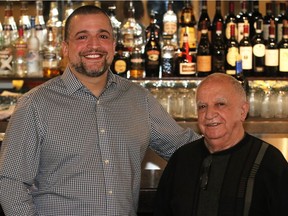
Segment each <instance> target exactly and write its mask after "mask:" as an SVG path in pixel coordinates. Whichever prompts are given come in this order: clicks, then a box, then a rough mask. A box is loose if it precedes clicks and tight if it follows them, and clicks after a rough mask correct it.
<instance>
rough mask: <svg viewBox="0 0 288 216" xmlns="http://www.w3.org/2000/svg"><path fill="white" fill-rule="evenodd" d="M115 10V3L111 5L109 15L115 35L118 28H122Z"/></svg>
mask: <svg viewBox="0 0 288 216" xmlns="http://www.w3.org/2000/svg"><path fill="white" fill-rule="evenodd" d="M115 11H116V5H115V4H112V5H109V7H108V15H109V17H110V20H111V24H112V27H113V32H114V35H117V32H118V29H120V27H121V22H120V21H119V20H118V19H117V18H116V14H115Z"/></svg>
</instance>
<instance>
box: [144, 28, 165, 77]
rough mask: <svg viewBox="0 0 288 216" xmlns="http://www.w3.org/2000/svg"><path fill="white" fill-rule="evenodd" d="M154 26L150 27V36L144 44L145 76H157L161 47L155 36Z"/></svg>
mask: <svg viewBox="0 0 288 216" xmlns="http://www.w3.org/2000/svg"><path fill="white" fill-rule="evenodd" d="M155 29H156V26H153V27H151V30H150V38H149V40H148V42H147V43H146V45H145V50H144V56H145V72H146V77H159V70H160V63H161V62H160V60H161V47H160V44H159V41H158V40H157V38H156V30H155Z"/></svg>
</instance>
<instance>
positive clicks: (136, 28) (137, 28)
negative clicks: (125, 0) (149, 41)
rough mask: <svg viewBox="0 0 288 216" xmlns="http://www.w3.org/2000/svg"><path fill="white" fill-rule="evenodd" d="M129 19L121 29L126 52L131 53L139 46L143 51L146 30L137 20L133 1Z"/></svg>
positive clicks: (130, 4) (129, 10) (130, 6)
mask: <svg viewBox="0 0 288 216" xmlns="http://www.w3.org/2000/svg"><path fill="white" fill-rule="evenodd" d="M128 14H129V15H128V18H127V20H126V21H124V22H123V25H122V27H121V32H122V39H123V44H124V47H125V49H126V50H128V51H129V52H130V53H131V52H132V50H133V48H134V47H135V46H137V47H138V48H140V49H141V51H142V50H143V47H144V45H145V43H144V37H145V36H144V30H143V28H142V26H141V25H140V23H139V22H137V21H136V19H135V8H134V5H133V1H130V2H129V9H128Z"/></svg>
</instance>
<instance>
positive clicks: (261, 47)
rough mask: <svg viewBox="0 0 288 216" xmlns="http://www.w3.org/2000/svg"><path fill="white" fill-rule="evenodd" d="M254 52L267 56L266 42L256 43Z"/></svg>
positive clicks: (258, 55) (256, 54)
mask: <svg viewBox="0 0 288 216" xmlns="http://www.w3.org/2000/svg"><path fill="white" fill-rule="evenodd" d="M253 54H254V55H255V56H257V57H263V56H265V45H264V44H255V45H254V46H253Z"/></svg>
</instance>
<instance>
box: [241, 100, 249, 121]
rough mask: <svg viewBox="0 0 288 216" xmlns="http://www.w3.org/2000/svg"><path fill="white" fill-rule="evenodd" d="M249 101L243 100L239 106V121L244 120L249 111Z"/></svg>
mask: <svg viewBox="0 0 288 216" xmlns="http://www.w3.org/2000/svg"><path fill="white" fill-rule="evenodd" d="M249 107H250V105H249V103H248V102H244V103H243V104H242V107H241V121H243V122H244V121H245V119H246V117H247V115H248V112H249Z"/></svg>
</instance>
